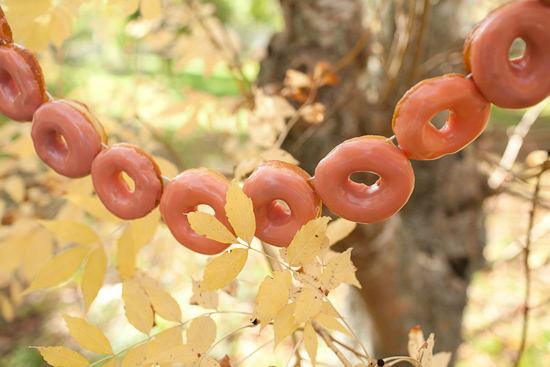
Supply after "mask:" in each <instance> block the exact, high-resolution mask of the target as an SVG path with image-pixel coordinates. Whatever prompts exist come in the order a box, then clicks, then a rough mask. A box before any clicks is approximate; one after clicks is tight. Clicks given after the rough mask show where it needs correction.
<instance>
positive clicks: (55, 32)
mask: <svg viewBox="0 0 550 367" xmlns="http://www.w3.org/2000/svg"><path fill="white" fill-rule="evenodd" d="M48 30H49V35H50V40H51V42H52V43H53V44H54V45H55V46H56V47H61V45H62V44H63V42H65V40H66V39H67V38H69V37H70V36H71V34H72V33H73V23H72V19H71V16H70V15H69V14H67V13H66V12H65V11H63V10H62V9H56V10H55V11H53V12H52V13H51V15H50V22H49V25H48Z"/></svg>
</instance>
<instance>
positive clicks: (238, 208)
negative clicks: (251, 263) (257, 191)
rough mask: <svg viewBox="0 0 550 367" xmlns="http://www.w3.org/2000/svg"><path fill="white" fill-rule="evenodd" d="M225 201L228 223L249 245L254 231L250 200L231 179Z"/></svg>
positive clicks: (252, 209)
mask: <svg viewBox="0 0 550 367" xmlns="http://www.w3.org/2000/svg"><path fill="white" fill-rule="evenodd" d="M226 201H227V203H226V204H225V212H226V214H227V219H228V220H229V224H231V226H232V227H233V230H235V233H236V234H237V236H239V237H240V238H242V239H243V240H244V241H245V242H246V243H248V244H249V245H250V244H251V243H252V239H254V233H255V232H256V218H255V217H254V207H253V206H252V200H251V199H250V198H249V197H248V196H246V194H245V193H244V192H243V190H242V189H241V188H240V187H239V185H238V184H237V182H236V181H233V182H231V185H230V186H229V189H228V190H227V195H226Z"/></svg>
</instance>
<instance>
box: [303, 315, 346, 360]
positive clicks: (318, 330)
mask: <svg viewBox="0 0 550 367" xmlns="http://www.w3.org/2000/svg"><path fill="white" fill-rule="evenodd" d="M311 324H312V325H313V329H314V330H315V332H316V333H317V334H319V336H320V337H321V338H323V340H324V341H325V343H326V344H327V346H328V347H329V348H330V349H331V350H332V351H333V352H334V354H336V357H338V359H339V360H340V362H342V363H343V364H344V366H346V367H353V365H352V364H351V363H350V362H349V361H348V360H347V358H346V357H345V356H344V354H342V351H341V350H340V349H338V348H337V347H336V345H334V343H333V342H332V338H331V337H330V335H329V334H328V332H327V331H326V330H325V329H324V328H323V327H321V326H319V324H317V323H316V322H314V321H313V322H312V323H311Z"/></svg>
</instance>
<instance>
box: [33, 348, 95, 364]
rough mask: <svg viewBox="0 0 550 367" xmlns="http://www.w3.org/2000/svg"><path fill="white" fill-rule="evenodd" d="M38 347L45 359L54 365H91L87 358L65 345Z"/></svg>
mask: <svg viewBox="0 0 550 367" xmlns="http://www.w3.org/2000/svg"><path fill="white" fill-rule="evenodd" d="M36 349H38V351H39V352H40V354H42V357H43V358H44V360H45V361H46V362H48V364H49V365H51V366H53V367H85V366H89V365H90V364H89V363H88V361H87V360H86V358H84V357H82V356H81V355H80V354H78V353H77V352H75V351H74V350H70V349H67V348H65V347H38V348H36Z"/></svg>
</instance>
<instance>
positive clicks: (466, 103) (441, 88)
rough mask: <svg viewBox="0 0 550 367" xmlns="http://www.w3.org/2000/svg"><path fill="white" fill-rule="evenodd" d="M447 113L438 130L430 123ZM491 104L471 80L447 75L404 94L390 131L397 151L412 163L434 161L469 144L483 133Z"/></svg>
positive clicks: (422, 83) (419, 85)
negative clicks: (438, 115) (439, 115)
mask: <svg viewBox="0 0 550 367" xmlns="http://www.w3.org/2000/svg"><path fill="white" fill-rule="evenodd" d="M444 110H449V118H448V119H447V123H446V124H445V126H443V127H442V128H441V129H440V130H438V129H437V128H436V127H434V126H433V125H432V124H431V123H430V119H431V118H432V117H434V116H435V115H436V114H437V113H438V112H441V111H444ZM490 115H491V104H490V103H489V102H487V100H486V99H485V98H484V97H483V96H482V95H481V93H480V92H479V90H478V89H477V87H476V85H475V84H474V82H472V80H470V79H467V78H465V77H464V76H462V75H459V74H447V75H444V76H441V77H437V78H433V79H427V80H424V81H422V82H420V83H418V84H417V85H415V86H414V87H412V88H411V89H410V90H408V91H407V93H405V95H404V96H403V98H401V100H400V101H399V103H398V104H397V106H396V108H395V112H394V115H393V122H392V128H393V132H394V133H395V137H396V138H397V141H398V142H399V147H400V148H401V149H402V150H403V152H404V153H405V155H406V156H407V157H409V158H412V159H418V160H430V159H437V158H440V157H441V156H444V155H446V154H452V153H455V152H457V151H459V150H461V149H462V148H464V147H465V146H466V145H468V144H470V143H471V142H472V141H473V140H474V139H475V138H477V137H478V136H479V135H480V134H481V133H482V132H483V130H484V129H485V126H486V125H487V121H489V116H490Z"/></svg>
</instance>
